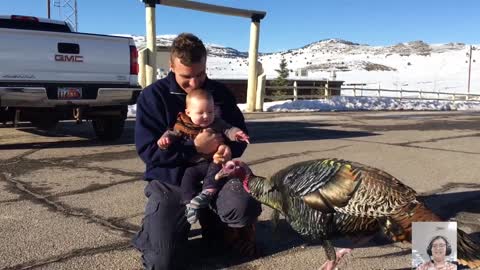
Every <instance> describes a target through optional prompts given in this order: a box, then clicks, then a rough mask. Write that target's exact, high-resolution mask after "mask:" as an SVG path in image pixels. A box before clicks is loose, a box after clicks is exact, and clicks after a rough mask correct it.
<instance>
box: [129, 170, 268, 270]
mask: <svg viewBox="0 0 480 270" xmlns="http://www.w3.org/2000/svg"><path fill="white" fill-rule="evenodd" d="M145 195H146V196H147V197H148V201H147V205H146V207H145V217H144V219H143V224H142V228H141V229H140V231H139V232H138V234H137V235H136V236H135V237H134V239H133V245H134V246H135V247H136V248H137V249H138V250H139V251H141V252H142V253H143V256H142V259H143V263H144V267H145V269H152V270H153V269H155V270H164V269H165V270H166V269H178V268H180V265H178V263H179V262H182V261H183V262H184V261H185V257H184V256H185V255H186V254H185V253H183V251H184V249H185V248H186V244H187V239H188V232H189V230H190V224H189V223H188V222H187V219H186V217H185V205H184V204H183V203H182V191H181V189H180V187H179V186H174V185H170V184H167V183H163V182H161V181H157V180H153V181H150V182H149V183H148V184H147V186H146V187H145ZM214 208H216V209H215V212H216V213H217V215H218V217H219V218H220V220H221V221H222V222H223V223H225V224H227V225H228V226H229V227H233V228H240V227H244V226H246V225H249V224H252V223H254V222H255V221H256V219H257V217H258V216H259V215H260V213H261V206H260V203H258V202H257V201H255V200H254V199H253V198H252V197H251V196H250V195H248V193H247V192H245V190H244V189H243V186H242V183H241V182H240V181H239V180H236V179H234V180H230V181H228V182H226V183H225V184H224V186H223V187H221V189H220V191H219V192H218V197H217V198H216V201H215V202H214ZM205 216H207V215H205ZM209 216H211V215H209ZM199 218H200V223H201V224H202V225H204V224H206V223H209V222H211V221H205V217H202V216H200V217H199ZM218 233H219V234H221V233H222V232H218Z"/></svg>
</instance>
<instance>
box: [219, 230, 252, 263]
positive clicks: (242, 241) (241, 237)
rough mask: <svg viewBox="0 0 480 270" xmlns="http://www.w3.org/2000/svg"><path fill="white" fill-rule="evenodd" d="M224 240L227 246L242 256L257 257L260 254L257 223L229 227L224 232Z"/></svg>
mask: <svg viewBox="0 0 480 270" xmlns="http://www.w3.org/2000/svg"><path fill="white" fill-rule="evenodd" d="M224 240H225V245H226V247H227V248H230V249H231V250H232V251H233V252H235V253H237V254H238V255H240V256H242V257H248V258H257V257H259V256H260V252H259V249H258V247H257V244H256V236H255V224H250V225H247V226H245V227H242V228H231V227H228V228H227V229H226V230H225V232H224Z"/></svg>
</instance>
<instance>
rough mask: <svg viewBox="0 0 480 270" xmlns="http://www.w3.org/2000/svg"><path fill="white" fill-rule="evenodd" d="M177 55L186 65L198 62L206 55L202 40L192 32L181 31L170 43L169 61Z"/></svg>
mask: <svg viewBox="0 0 480 270" xmlns="http://www.w3.org/2000/svg"><path fill="white" fill-rule="evenodd" d="M175 57H177V58H178V59H180V62H181V63H182V64H184V65H186V66H191V65H192V64H193V63H199V62H200V61H202V60H203V59H204V58H206V57H207V49H206V48H205V45H203V42H202V41H201V40H200V39H199V38H198V37H197V36H195V35H194V34H191V33H181V34H180V35H178V36H177V37H176V38H175V39H174V40H173V43H172V47H171V49H170V61H172V62H173V59H174V58H175Z"/></svg>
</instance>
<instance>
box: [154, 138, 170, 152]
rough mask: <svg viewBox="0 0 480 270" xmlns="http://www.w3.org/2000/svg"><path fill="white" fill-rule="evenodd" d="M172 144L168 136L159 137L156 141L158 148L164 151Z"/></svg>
mask: <svg viewBox="0 0 480 270" xmlns="http://www.w3.org/2000/svg"><path fill="white" fill-rule="evenodd" d="M171 143H172V141H171V140H170V138H169V137H168V136H165V137H163V136H162V137H161V138H160V139H158V141H157V145H158V147H160V148H161V149H166V148H168V147H169V146H170V144H171Z"/></svg>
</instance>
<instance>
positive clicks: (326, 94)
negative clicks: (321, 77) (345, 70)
mask: <svg viewBox="0 0 480 270" xmlns="http://www.w3.org/2000/svg"><path fill="white" fill-rule="evenodd" d="M324 94H325V98H330V89H328V80H327V83H326V84H325V93H324Z"/></svg>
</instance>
